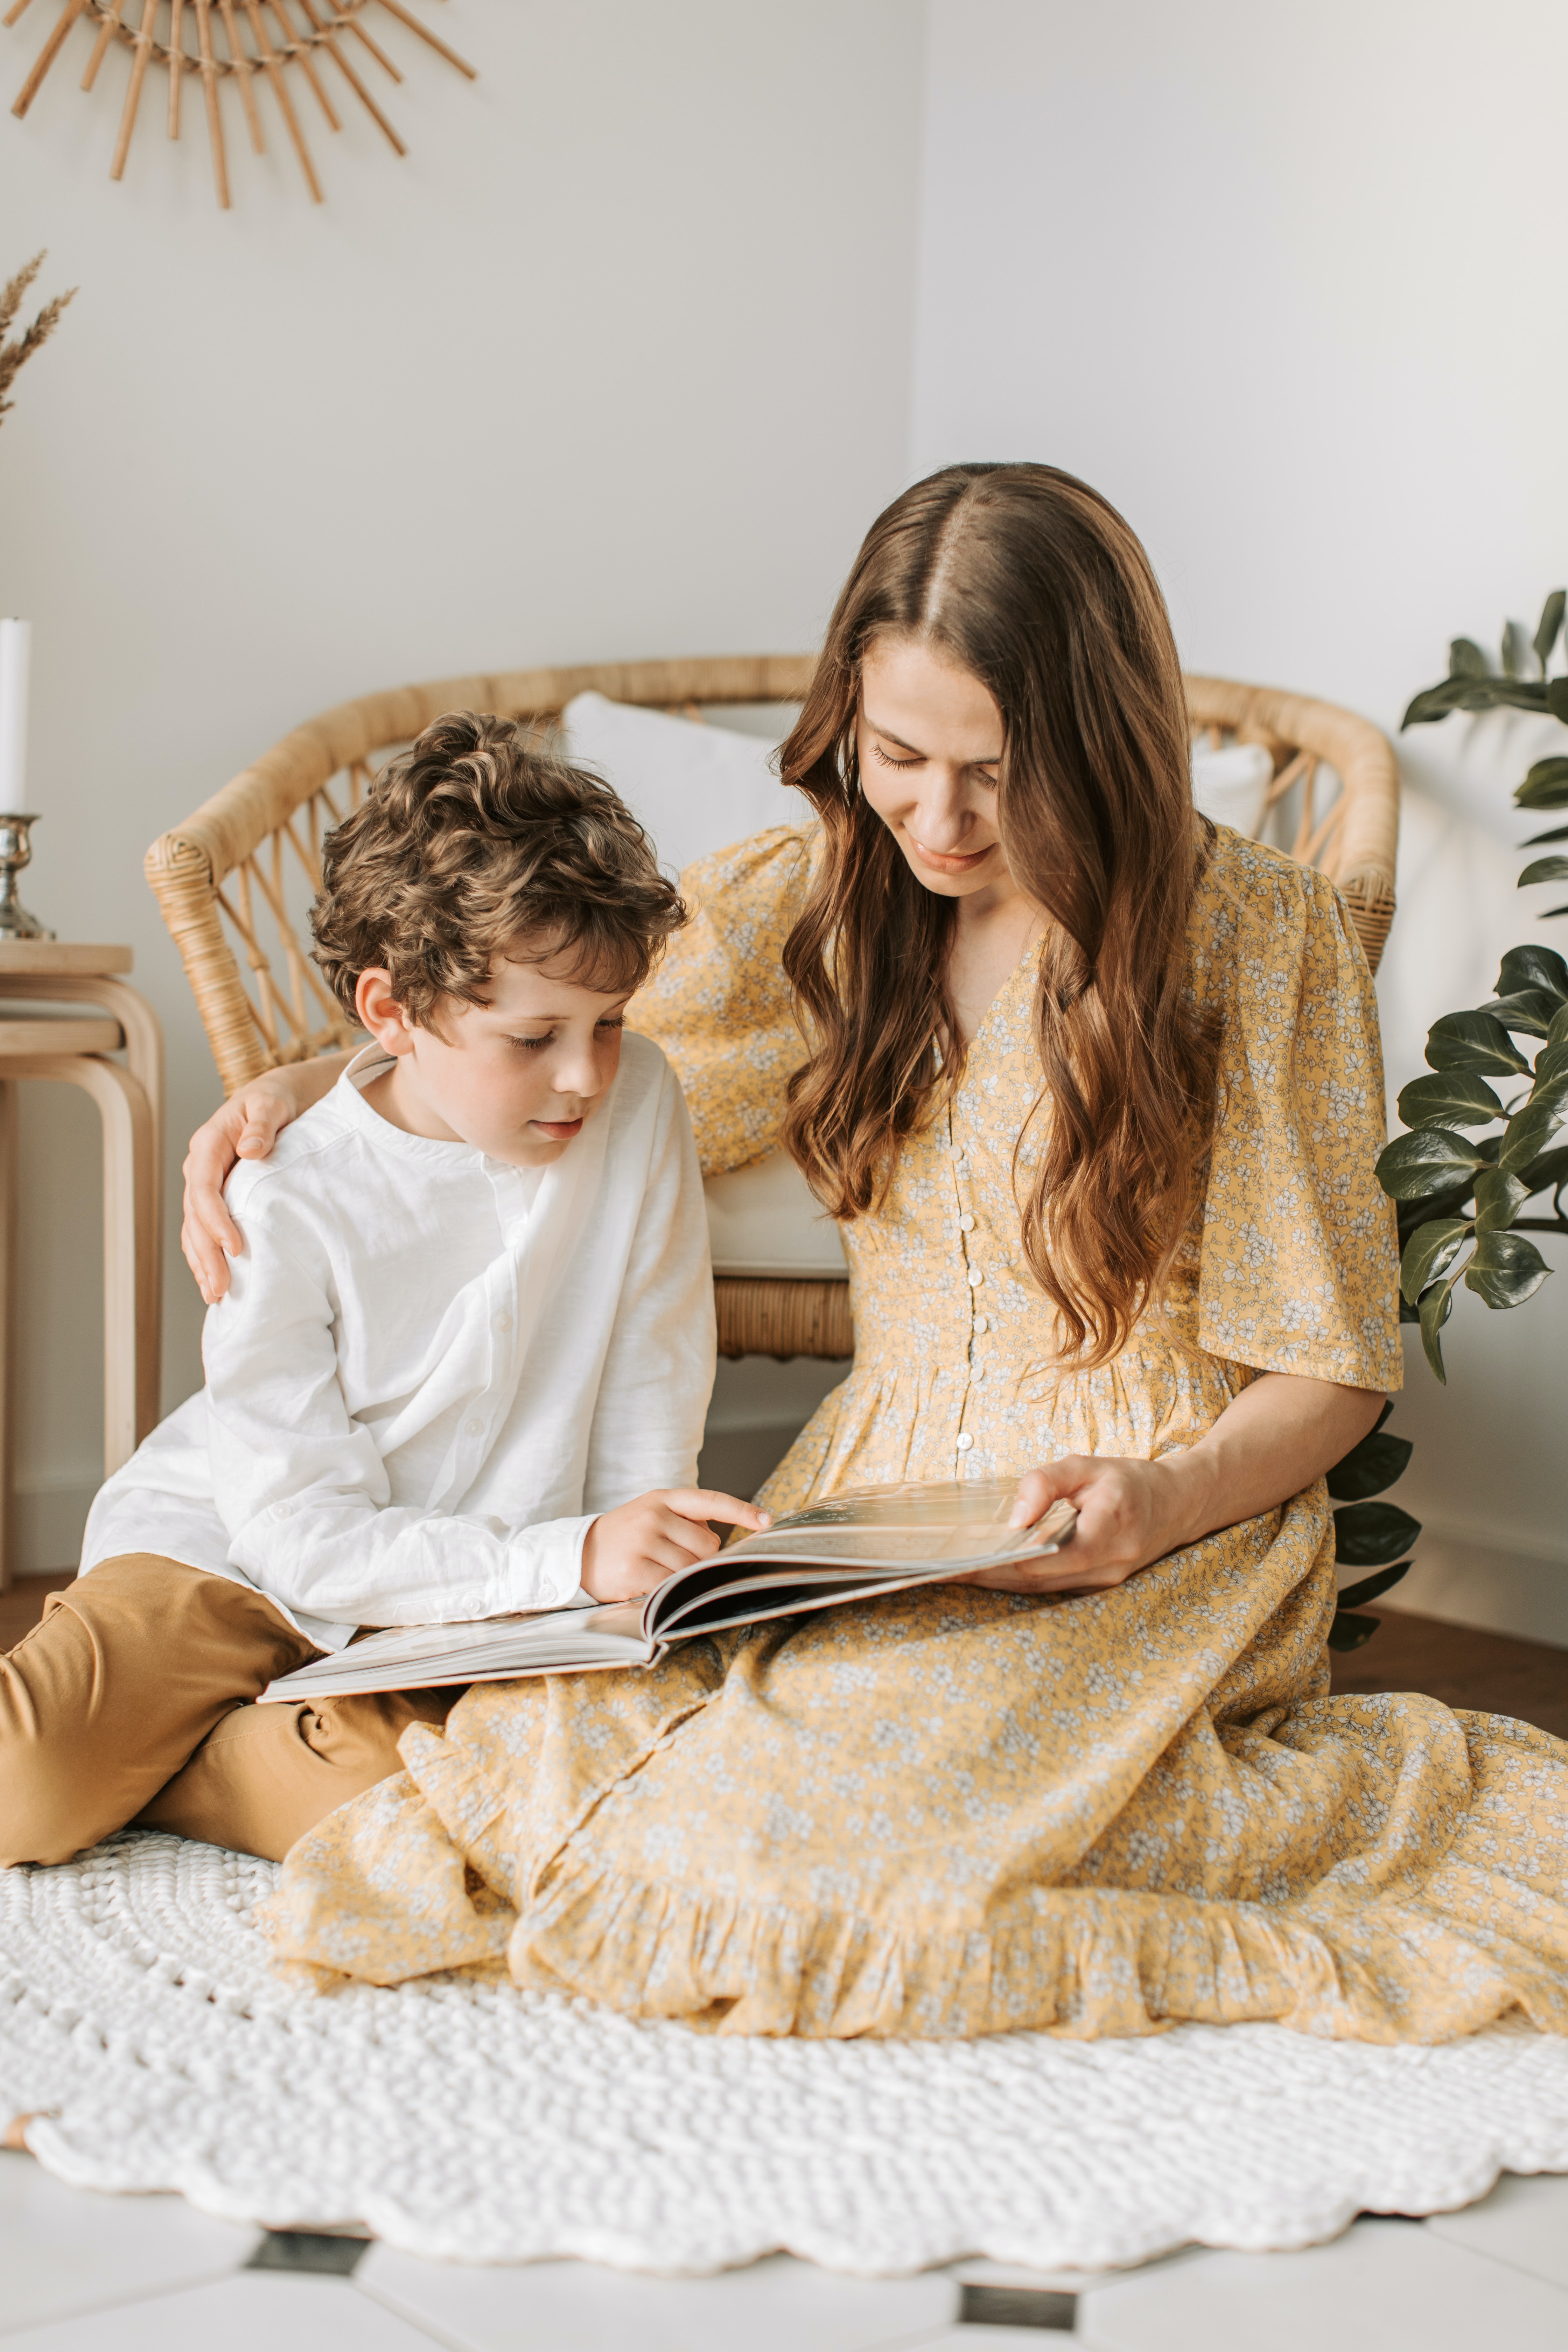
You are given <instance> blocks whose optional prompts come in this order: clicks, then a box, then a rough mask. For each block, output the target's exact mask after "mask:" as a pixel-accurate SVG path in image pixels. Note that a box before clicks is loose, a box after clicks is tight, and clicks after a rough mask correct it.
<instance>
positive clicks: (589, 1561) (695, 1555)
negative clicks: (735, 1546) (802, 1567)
mask: <svg viewBox="0 0 1568 2352" xmlns="http://www.w3.org/2000/svg"><path fill="white" fill-rule="evenodd" d="M710 1519H717V1520H718V1521H719V1522H720V1524H721V1526H723V1527H727V1528H748V1529H749V1530H750V1531H751V1533H752V1534H753V1535H755V1534H759V1533H760V1532H761V1530H762V1529H763V1528H771V1527H772V1525H773V1515H772V1513H771V1512H768V1511H759V1510H758V1508H757V1507H756V1505H755V1504H754V1503H742V1502H740V1501H738V1500H737V1498H736V1497H735V1496H733V1495H718V1494H712V1493H710V1491H709V1489H708V1488H707V1487H706V1486H661V1487H659V1488H658V1489H657V1490H656V1491H655V1492H654V1493H653V1494H650V1495H638V1496H637V1498H636V1500H635V1501H634V1502H630V1503H623V1504H622V1505H621V1507H620V1509H619V1510H618V1511H601V1512H600V1514H599V1516H598V1517H597V1518H596V1519H595V1521H594V1524H593V1526H592V1527H591V1528H589V1530H588V1532H587V1534H586V1535H585V1536H584V1538H583V1565H582V1569H581V1570H580V1571H579V1573H580V1575H581V1577H582V1582H583V1590H584V1591H585V1592H591V1593H592V1594H593V1596H594V1598H595V1601H635V1600H637V1598H638V1597H639V1595H641V1594H642V1593H645V1592H651V1591H653V1589H654V1586H655V1585H656V1584H662V1583H663V1582H664V1580H665V1578H666V1577H667V1576H673V1575H674V1574H675V1571H676V1570H677V1569H679V1568H689V1567H690V1566H691V1563H692V1561H693V1560H698V1559H712V1557H713V1554H714V1553H715V1552H716V1551H717V1550H718V1549H719V1538H718V1537H717V1536H716V1535H715V1534H714V1532H713V1530H712V1528H710V1526H709V1525H708V1522H709V1520H710Z"/></svg>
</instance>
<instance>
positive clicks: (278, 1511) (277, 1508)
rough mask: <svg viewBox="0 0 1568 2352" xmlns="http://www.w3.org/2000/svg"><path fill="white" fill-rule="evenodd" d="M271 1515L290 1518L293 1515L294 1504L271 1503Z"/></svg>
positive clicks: (276, 1517)
mask: <svg viewBox="0 0 1568 2352" xmlns="http://www.w3.org/2000/svg"><path fill="white" fill-rule="evenodd" d="M272 1516H273V1517H274V1518H275V1519H289V1518H292V1517H293V1516H294V1506H293V1504H292V1503H274V1504H273V1506H272Z"/></svg>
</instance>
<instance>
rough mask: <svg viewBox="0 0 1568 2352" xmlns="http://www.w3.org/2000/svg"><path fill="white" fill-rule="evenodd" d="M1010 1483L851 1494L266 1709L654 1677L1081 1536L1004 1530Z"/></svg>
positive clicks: (379, 1644)
mask: <svg viewBox="0 0 1568 2352" xmlns="http://www.w3.org/2000/svg"><path fill="white" fill-rule="evenodd" d="M1017 1493H1018V1485H1017V1481H1016V1479H1014V1478H973V1479H967V1480H963V1479H953V1480H951V1481H948V1482H945V1483H943V1484H941V1485H933V1486H857V1487H846V1488H845V1489H844V1491H843V1492H842V1493H841V1494H837V1495H833V1496H828V1497H827V1498H826V1500H825V1501H823V1502H820V1503H813V1504H812V1505H811V1506H810V1507H809V1508H808V1509H806V1510H804V1511H792V1512H790V1513H789V1515H788V1517H785V1518H782V1519H779V1520H776V1521H775V1523H774V1524H773V1526H772V1527H771V1528H768V1529H767V1530H766V1532H765V1533H763V1534H762V1535H756V1536H744V1537H742V1539H741V1541H740V1542H739V1543H733V1544H731V1545H730V1547H729V1549H727V1550H725V1551H721V1552H716V1553H715V1554H714V1556H713V1558H712V1559H704V1560H698V1561H695V1562H694V1563H693V1564H692V1566H691V1567H690V1568H682V1569H678V1570H676V1572H675V1574H674V1575H673V1576H670V1577H667V1578H666V1580H665V1581H664V1582H663V1583H662V1584H660V1585H658V1586H656V1587H655V1589H654V1591H652V1592H650V1593H648V1594H647V1597H646V1598H645V1599H643V1600H641V1601H611V1602H609V1603H607V1604H606V1605H605V1606H603V1607H599V1608H591V1609H582V1608H578V1609H536V1610H530V1611H528V1612H525V1613H523V1614H521V1615H518V1616H515V1617H486V1618H482V1619H480V1620H479V1621H478V1622H473V1623H468V1624H458V1625H399V1626H394V1627H393V1628H391V1629H390V1630H389V1631H388V1632H386V1633H372V1634H370V1635H368V1636H367V1637H366V1638H365V1639H364V1640H363V1641H358V1642H354V1643H351V1644H350V1646H349V1647H348V1648H347V1649H346V1650H338V1651H336V1652H335V1653H334V1654H332V1656H331V1657H329V1658H317V1659H315V1660H313V1661H312V1663H311V1664H310V1665H308V1666H300V1667H298V1668H296V1670H295V1672H294V1673H293V1674H291V1675H280V1676H279V1679H278V1681H277V1682H275V1683H269V1684H268V1686H267V1688H266V1689H265V1690H264V1691H263V1692H262V1694H261V1696H262V1698H263V1699H264V1700H266V1699H292V1700H296V1701H298V1700H300V1699H317V1698H346V1697H349V1696H352V1695H353V1694H354V1693H356V1692H360V1691H383V1690H421V1689H432V1688H436V1687H437V1686H438V1685H443V1684H447V1683H481V1682H510V1681H511V1680H512V1679H513V1678H514V1677H515V1676H517V1675H549V1674H583V1673H585V1672H587V1671H589V1670H590V1669H591V1668H594V1667H596V1666H651V1665H653V1664H655V1663H656V1662H657V1661H658V1659H660V1658H662V1657H663V1655H664V1654H665V1652H666V1650H667V1649H668V1647H669V1644H670V1643H671V1642H678V1641H682V1640H685V1639H687V1638H688V1637H689V1636H690V1635H692V1634H694V1633H716V1632H717V1631H718V1629H719V1628H720V1627H721V1626H723V1625H754V1624H756V1623H758V1622H761V1620H762V1619H763V1618H766V1617H793V1616H795V1615H796V1614H798V1613H799V1612H801V1611H802V1610H805V1609H829V1608H832V1607H833V1606H834V1605H835V1603H837V1602H838V1601H871V1600H875V1599H876V1598H877V1596H878V1595H879V1594H880V1593H884V1592H905V1591H908V1590H909V1589H910V1586H911V1585H917V1584H940V1583H941V1582H942V1581H943V1580H944V1579H950V1578H952V1577H955V1576H963V1575H964V1574H966V1573H967V1572H968V1571H969V1570H973V1569H986V1568H1005V1567H1007V1566H1009V1565H1010V1564H1011V1563H1012V1562H1013V1561H1015V1560H1026V1559H1043V1558H1045V1557H1046V1556H1047V1554H1049V1553H1051V1552H1057V1551H1059V1550H1060V1549H1061V1548H1062V1546H1063V1545H1064V1544H1065V1543H1067V1542H1068V1540H1069V1539H1070V1538H1071V1535H1072V1531H1073V1529H1074V1528H1075V1527H1076V1526H1077V1524H1078V1513H1077V1512H1076V1511H1075V1510H1074V1508H1073V1507H1072V1505H1071V1504H1070V1503H1053V1504H1052V1506H1051V1507H1050V1509H1049V1510H1048V1511H1047V1513H1046V1515H1045V1517H1044V1518H1042V1519H1040V1520H1038V1521H1037V1523H1036V1525H1035V1526H1034V1527H1032V1528H1010V1527H1009V1526H1008V1525H1007V1521H1008V1518H1009V1517H1010V1516H1011V1513H1012V1509H1013V1505H1014V1503H1015V1501H1016V1498H1017Z"/></svg>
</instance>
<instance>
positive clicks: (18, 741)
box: [0, 621, 37, 816]
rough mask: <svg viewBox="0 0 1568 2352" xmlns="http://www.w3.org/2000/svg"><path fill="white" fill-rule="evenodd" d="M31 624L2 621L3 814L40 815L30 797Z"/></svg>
mask: <svg viewBox="0 0 1568 2352" xmlns="http://www.w3.org/2000/svg"><path fill="white" fill-rule="evenodd" d="M32 650H33V625H32V623H31V622H30V621H0V814H5V815H6V816H28V815H36V814H37V803H36V802H34V801H30V800H28V798H27V667H28V663H29V660H30V658H31V656H32Z"/></svg>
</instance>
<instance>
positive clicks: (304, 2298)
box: [0, 2154, 1568, 2352]
mask: <svg viewBox="0 0 1568 2352" xmlns="http://www.w3.org/2000/svg"><path fill="white" fill-rule="evenodd" d="M258 2255H259V2256H261V2257H262V2258H263V2259H264V2261H265V2263H266V2264H267V2266H266V2267H259V2268H258V2267H253V2266H251V2265H253V2264H254V2263H255V2262H256V2260H257V2258H258ZM356 2255H357V2259H356ZM290 2258H299V2259H305V2260H324V2261H327V2262H336V2263H338V2264H339V2265H340V2266H341V2265H343V2264H352V2265H353V2268H352V2272H346V2273H345V2272H344V2271H343V2270H342V2268H341V2267H340V2269H339V2271H338V2273H336V2274H331V2273H322V2272H321V2271H320V2270H314V2269H312V2270H300V2271H295V2272H289V2271H287V2270H282V2269H279V2268H277V2267H274V2266H272V2265H273V2264H274V2263H276V2262H277V2261H279V2260H288V2259H290ZM1075 2297H1076V2304H1075V2302H1074V2300H1073V2298H1075ZM1053 2334H1055V2335H1056V2336H1057V2340H1058V2341H1060V2340H1063V2336H1064V2335H1066V2336H1070V2337H1071V2339H1072V2340H1073V2341H1075V2342H1077V2343H1079V2344H1081V2345H1083V2346H1085V2347H1095V2352H1363V2347H1364V2352H1501V2347H1506V2352H1568V2177H1556V2176H1553V2177H1550V2178H1545V2177H1540V2178H1535V2179H1513V2178H1509V2179H1504V2180H1502V2181H1500V2183H1499V2185H1498V2187H1497V2188H1496V2189H1494V2190H1493V2191H1492V2193H1491V2195H1490V2196H1489V2197H1488V2198H1485V2199H1484V2200H1482V2201H1481V2202H1480V2203H1479V2204H1477V2205H1472V2206H1470V2207H1469V2208H1468V2210H1466V2211H1464V2212H1462V2213H1445V2214H1439V2215H1436V2217H1434V2218H1433V2219H1432V2220H1431V2221H1426V2222H1420V2221H1373V2220H1366V2221H1358V2222H1357V2223H1356V2224H1355V2225H1354V2226H1353V2228H1352V2229H1350V2230H1348V2231H1346V2232H1345V2234H1344V2236H1343V2237H1342V2238H1340V2239H1338V2240H1337V2241H1336V2242H1334V2243H1333V2244H1332V2245H1328V2246H1314V2247H1311V2248H1310V2249H1308V2251H1306V2252H1302V2253H1276V2254H1230V2253H1208V2252H1204V2251H1202V2250H1201V2249H1199V2248H1194V2247H1189V2248H1186V2249H1184V2251H1183V2252H1179V2253H1176V2254H1173V2255H1171V2256H1169V2257H1168V2258H1167V2259H1166V2260H1164V2261H1163V2262H1156V2263H1145V2264H1144V2265H1143V2266H1142V2268H1141V2269H1139V2270H1135V2271H1131V2272H1120V2273H1114V2274H1111V2275H1107V2274H1105V2273H1100V2274H1096V2275H1069V2274H1067V2273H1062V2274H1059V2275H1036V2274H1034V2273H1029V2272H1026V2271H1019V2270H1015V2269H1011V2268H1004V2267H1002V2266H1001V2265H999V2264H997V2263H984V2262H973V2263H954V2264H953V2265H952V2268H951V2269H950V2270H947V2271H928V2272H925V2273H922V2274H921V2276H920V2277H918V2278H910V2279H854V2278H844V2277H840V2276H837V2274H835V2273H830V2272H827V2271H819V2270H815V2269H814V2268H813V2267H812V2266H811V2264H810V2263H798V2262H795V2261H793V2260H791V2259H790V2258H789V2257H788V2256H786V2255H775V2256H773V2258H772V2259H771V2260H769V2261H767V2262H762V2263H753V2264H752V2267H751V2268H750V2269H748V2270H741V2271H729V2272H726V2273H723V2274H722V2275H721V2277H718V2278H706V2279H656V2278H645V2277H640V2276H634V2275H631V2274H628V2273H624V2272H619V2271H610V2270H601V2269H599V2268H597V2267H595V2265H594V2264H593V2263H572V2262H552V2263H531V2264H527V2265H524V2266H521V2267H520V2268H516V2269H499V2268H498V2269H489V2270H465V2269H460V2268H457V2267H448V2266H446V2265H443V2264H440V2263H422V2262H416V2261H415V2260H414V2259H413V2257H412V2256H410V2255H407V2254H399V2253H394V2252H392V2251H391V2250H390V2249H389V2248H387V2247H384V2246H376V2245H373V2246H368V2247H365V2248H363V2251H362V2250H359V2249H357V2248H355V2247H354V2246H353V2244H351V2243H345V2242H342V2241H327V2242H322V2241H321V2240H315V2241H305V2242H301V2241H299V2240H290V2241H279V2240H268V2239H267V2238H265V2237H264V2236H263V2234H262V2233H261V2232H260V2231H256V2230H252V2229H247V2228H243V2227H240V2226H237V2224H235V2223H232V2222H227V2221H209V2220H208V2219H207V2218H206V2217H205V2215H203V2214H200V2213H197V2212H195V2211H193V2210H192V2209H191V2208H190V2207H189V2206H188V2205H186V2204H184V2202H183V2200H181V2199H179V2198H177V2197H99V2196H94V2195H91V2194H89V2193H88V2192H86V2191H82V2190H77V2189H64V2188H62V2187H61V2186H60V2185H59V2183H58V2181H55V2180H52V2179H50V2178H49V2177H48V2175H47V2173H45V2172H44V2171H42V2170H41V2169H40V2168H39V2167H38V2166H37V2164H35V2163H34V2162H33V2160H32V2158H30V2157H26V2156H19V2155H9V2154H0V2347H4V2352H24V2348H25V2347H26V2352H33V2347H37V2352H430V2347H436V2346H439V2347H446V2348H447V2352H1031V2347H1037V2346H1040V2345H1043V2344H1044V2343H1046V2342H1047V2341H1049V2340H1050V2337H1051V2336H1052V2335H1053Z"/></svg>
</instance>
